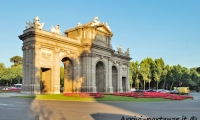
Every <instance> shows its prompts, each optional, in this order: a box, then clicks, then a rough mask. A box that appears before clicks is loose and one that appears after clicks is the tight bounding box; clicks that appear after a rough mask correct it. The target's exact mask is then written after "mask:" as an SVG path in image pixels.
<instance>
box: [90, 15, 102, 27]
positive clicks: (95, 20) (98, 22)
mask: <svg viewBox="0 0 200 120" xmlns="http://www.w3.org/2000/svg"><path fill="white" fill-rule="evenodd" d="M99 24H100V21H98V16H96V17H94V20H93V22H92V24H91V26H95V25H99Z"/></svg>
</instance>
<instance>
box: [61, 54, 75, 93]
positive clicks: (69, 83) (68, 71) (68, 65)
mask: <svg viewBox="0 0 200 120" xmlns="http://www.w3.org/2000/svg"><path fill="white" fill-rule="evenodd" d="M62 62H63V64H64V90H63V92H73V88H74V80H73V78H74V76H73V72H74V71H73V64H72V61H71V60H70V59H69V58H68V57H65V58H63V59H62Z"/></svg>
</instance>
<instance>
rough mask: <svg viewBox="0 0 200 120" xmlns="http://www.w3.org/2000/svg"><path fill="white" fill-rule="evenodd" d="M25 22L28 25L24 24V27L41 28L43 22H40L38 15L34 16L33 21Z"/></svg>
mask: <svg viewBox="0 0 200 120" xmlns="http://www.w3.org/2000/svg"><path fill="white" fill-rule="evenodd" d="M26 24H27V25H28V26H26V29H28V28H32V27H33V28H36V29H40V30H41V29H42V28H43V26H44V23H40V21H39V17H38V16H36V17H35V19H33V23H32V22H30V21H28V22H26Z"/></svg>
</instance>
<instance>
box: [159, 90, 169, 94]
mask: <svg viewBox="0 0 200 120" xmlns="http://www.w3.org/2000/svg"><path fill="white" fill-rule="evenodd" d="M160 93H170V91H169V90H163V91H161V92H160Z"/></svg>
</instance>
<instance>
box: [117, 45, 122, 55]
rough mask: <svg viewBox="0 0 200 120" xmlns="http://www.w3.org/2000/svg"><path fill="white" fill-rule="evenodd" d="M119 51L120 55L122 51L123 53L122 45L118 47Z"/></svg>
mask: <svg viewBox="0 0 200 120" xmlns="http://www.w3.org/2000/svg"><path fill="white" fill-rule="evenodd" d="M117 50H118V52H119V53H122V51H123V49H122V46H121V45H120V46H118V47H117Z"/></svg>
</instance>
